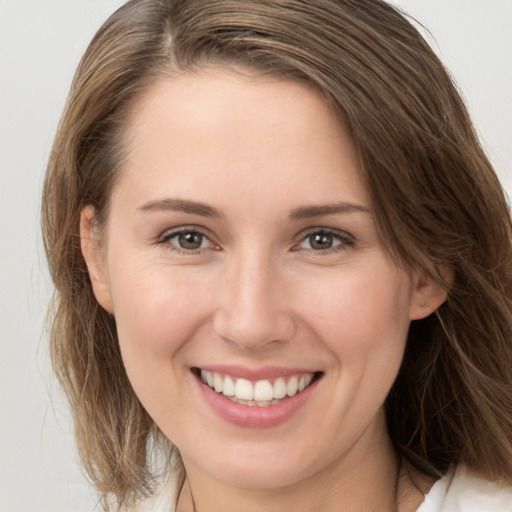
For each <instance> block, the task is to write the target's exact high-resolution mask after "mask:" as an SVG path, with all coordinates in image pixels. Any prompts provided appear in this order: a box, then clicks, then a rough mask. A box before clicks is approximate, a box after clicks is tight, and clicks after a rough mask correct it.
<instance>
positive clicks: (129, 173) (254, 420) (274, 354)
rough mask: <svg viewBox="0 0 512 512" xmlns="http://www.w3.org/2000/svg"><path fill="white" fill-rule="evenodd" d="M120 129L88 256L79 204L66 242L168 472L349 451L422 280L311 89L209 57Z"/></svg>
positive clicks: (219, 472)
mask: <svg viewBox="0 0 512 512" xmlns="http://www.w3.org/2000/svg"><path fill="white" fill-rule="evenodd" d="M125 136H126V139H125V140H126V144H127V147H128V149H129V157H128V158H127V161H126V163H125V165H124V168H123V169H122V172H121V177H120V180H119V181H118V182H117V184H116V186H115V187H114V191H113V195H112V197H111V209H110V214H109V219H108V221H107V225H106V229H105V235H104V239H103V241H102V243H103V244H104V246H103V249H104V250H103V251H102V253H103V254H104V258H103V257H101V258H100V257H98V256H94V255H95V254H96V255H97V254H98V252H97V251H95V250H94V248H93V247H92V246H91V244H92V243H93V242H91V241H90V240H89V241H87V240H88V238H89V237H88V235H87V229H88V228H87V226H88V223H87V220H88V219H89V217H90V216H91V215H92V212H91V211H90V210H85V211H84V212H83V215H82V235H83V237H84V240H85V241H84V242H83V251H84V255H85V257H86V260H87V262H88V265H89V269H90V272H91V277H92V281H93V286H94V291H95V294H96V297H97V298H98V300H99V302H100V303H101V304H102V305H103V307H104V308H105V309H107V310H109V311H110V312H112V313H113V314H114V315H115V319H116V324H117V328H118V334H119V342H120V346H121V351H122V356H123V360H124V363H125V365H126V369H127V372H128V375H129V378H130V380H131V382H132V385H133V388H134V390H135V392H136V393H137V395H138V397H139V398H140V400H141V402H142V404H143V405H144V407H145V408H146V409H147V411H148V412H149V414H150V415H151V416H152V417H153V419H154V420H155V422H156V423H157V424H158V425H159V427H160V428H161V429H162V431H163V432H164V433H165V434H166V435H167V436H168V438H169V439H170V440H171V441H172V442H173V443H175V444H176V445H177V447H178V448H179V450H180V452H181V455H182V457H183V460H184V462H185V466H186V468H187V472H189V473H190V474H192V473H194V472H195V473H196V474H203V475H209V476H210V477H212V478H214V479H217V480H219V481H223V482H227V483H230V484H233V485H239V486H257V487H265V488H268V487H276V486H282V485H289V484H293V483H296V482H300V481H301V480H303V479H305V478H308V477H311V476H313V475H314V474H316V473H319V472H322V471H324V470H325V468H327V467H333V466H338V467H341V466H343V465H344V464H345V465H349V464H351V465H354V464H357V463H358V461H360V460H365V459H368V457H369V454H370V453H374V452H375V451H376V450H375V449H376V447H378V445H379V443H381V442H382V440H383V439H387V436H386V432H385V422H384V415H383V402H384V400H385V398H386V395H387V393H388V391H389V389H390V387H391V385H392V383H393V381H394V379H395V376H396V374H397V372H398V369H399V366H400V363H401V361H402V356H403V352H404V347H405V342H406V336H407V331H408V327H409V323H410V320H411V318H419V317H420V316H422V313H421V311H420V306H419V305H418V303H419V302H420V301H424V300H425V297H424V294H425V290H424V289H422V286H423V285H422V282H421V280H420V279H418V278H416V277H414V275H411V274H410V273H409V272H407V271H405V270H404V269H402V268H399V267H398V266H397V265H396V264H395V263H393V261H391V259H390V258H389V257H388V256H387V255H386V253H385V251H384V249H383V247H382V245H381V242H380V241H379V238H378V236H377V232H376V228H375V224H374V220H373V216H372V207H371V204H370V203H369V200H368V196H367V193H366V190H365V188H364V187H363V185H362V183H361V181H360V178H359V172H358V170H359V162H358V158H357V154H356V151H355V148H354V145H353V142H352V141H351V139H350V137H349V136H348V134H347V131H346V130H345V128H344V126H343V124H342V123H341V122H340V120H339V118H338V117H337V116H336V115H335V114H334V112H333V110H332V109H331V107H330V106H329V104H328V103H327V101H326V100H325V99H324V98H323V97H322V96H321V95H320V94H319V93H317V92H315V91H314V90H312V89H310V88H308V87H307V86H305V85H302V84H299V83H296V82H293V81H286V80H279V79H271V78H262V77H258V76H257V75H251V74H250V72H248V71H247V72H245V73H242V72H241V71H240V70H239V71H238V72H234V71H230V70H227V69H222V68H216V69H215V68H212V69H208V70H205V71H202V72H200V73H195V74H192V73H191V74H183V75H180V76H178V77H175V78H173V79H172V80H168V81H161V82H159V83H157V84H156V85H155V86H154V87H152V89H151V90H149V91H148V92H147V93H146V95H145V96H144V98H142V99H141V100H140V102H139V103H138V104H137V105H136V108H134V110H133V112H132V115H131V118H130V120H129V124H128V128H127V132H126V134H125ZM423 288H425V286H423ZM422 294H423V295H422ZM420 295H421V297H420ZM425 314H426V313H425ZM212 388H213V389H212ZM377 451H378V450H377ZM248 461H250V463H248Z"/></svg>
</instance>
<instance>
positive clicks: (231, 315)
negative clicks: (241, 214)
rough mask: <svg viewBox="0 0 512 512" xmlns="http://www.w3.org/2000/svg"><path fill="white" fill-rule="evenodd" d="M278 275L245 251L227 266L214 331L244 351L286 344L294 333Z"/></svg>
mask: <svg viewBox="0 0 512 512" xmlns="http://www.w3.org/2000/svg"><path fill="white" fill-rule="evenodd" d="M284 281H285V280H284V279H283V278H282V272H280V271H279V268H278V265H277V263H275V262H273V261H272V259H271V258H269V257H264V256H259V255H258V254H256V253H254V252H252V253H250V252H246V253H245V254H244V255H240V257H239V258H236V259H235V258H233V261H231V262H230V264H228V265H227V268H225V272H224V274H223V279H222V283H221V285H220V287H219V290H218V292H219V293H218V303H217V304H218V307H217V309H216V312H215V318H214V330H215V332H216V334H217V335H219V336H220V337H221V338H223V339H224V340H226V341H228V342H230V343H232V344H235V345H237V346H238V347H239V348H241V349H242V350H244V351H261V350H264V349H266V348H268V347H269V346H275V345H276V344H278V343H285V342H287V341H289V340H290V339H291V338H292V336H293V333H294V331H295V321H294V316H293V314H292V312H291V310H290V308H289V305H290V301H288V300H287V291H286V288H287V287H286V284H285V282H284Z"/></svg>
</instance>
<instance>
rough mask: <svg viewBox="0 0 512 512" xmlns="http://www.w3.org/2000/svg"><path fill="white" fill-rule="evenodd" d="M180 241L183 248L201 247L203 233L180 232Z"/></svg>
mask: <svg viewBox="0 0 512 512" xmlns="http://www.w3.org/2000/svg"><path fill="white" fill-rule="evenodd" d="M178 241H179V244H180V247H182V248H183V249H199V248H200V247H201V244H202V242H203V235H201V233H194V232H188V233H180V235H179V237H178Z"/></svg>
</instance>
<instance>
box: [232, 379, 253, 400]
mask: <svg viewBox="0 0 512 512" xmlns="http://www.w3.org/2000/svg"><path fill="white" fill-rule="evenodd" d="M235 396H236V397H237V398H238V399H239V400H254V388H253V385H252V383H251V382H250V381H248V380H245V379H238V380H237V381H236V384H235Z"/></svg>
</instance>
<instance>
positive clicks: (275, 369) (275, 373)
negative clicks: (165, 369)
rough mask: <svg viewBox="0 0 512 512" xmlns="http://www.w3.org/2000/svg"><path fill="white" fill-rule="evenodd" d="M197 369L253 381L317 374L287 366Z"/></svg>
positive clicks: (215, 366) (216, 366) (225, 366)
mask: <svg viewBox="0 0 512 512" xmlns="http://www.w3.org/2000/svg"><path fill="white" fill-rule="evenodd" d="M195 368H197V369H200V370H206V371H210V372H216V373H219V374H224V375H229V376H230V377H236V378H239V379H246V380H251V381H258V380H264V379H277V378H279V377H290V376H292V375H307V374H310V373H316V372H317V370H311V369H306V368H291V367H285V366H264V367H261V368H249V367H246V366H241V365H222V364H219V365H217V364H212V365H204V366H196V367H195Z"/></svg>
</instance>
